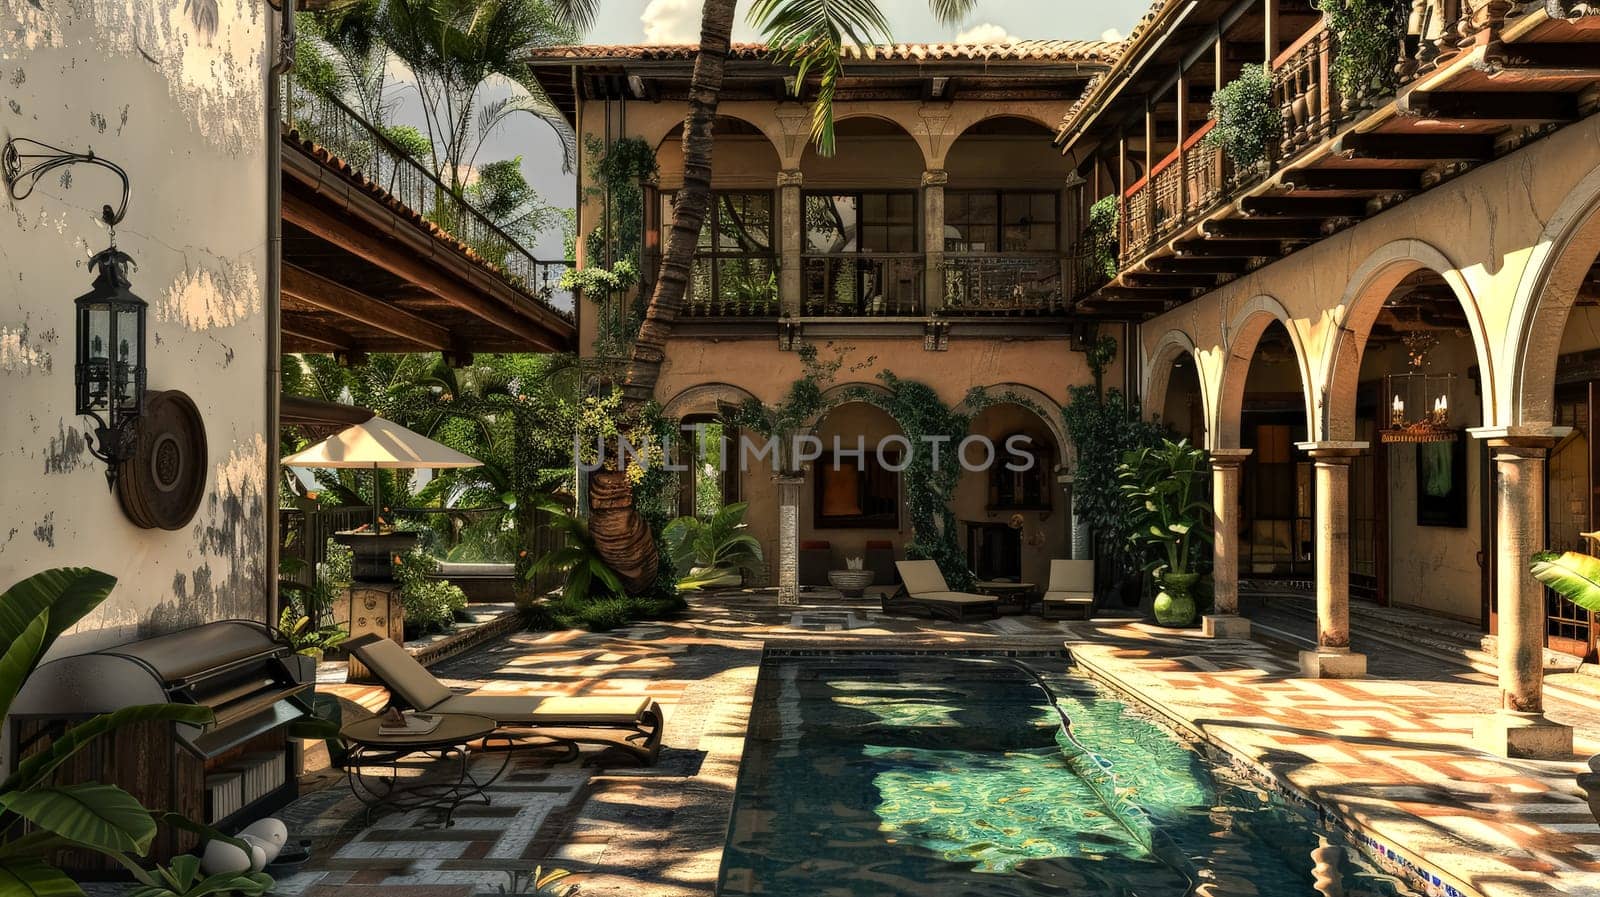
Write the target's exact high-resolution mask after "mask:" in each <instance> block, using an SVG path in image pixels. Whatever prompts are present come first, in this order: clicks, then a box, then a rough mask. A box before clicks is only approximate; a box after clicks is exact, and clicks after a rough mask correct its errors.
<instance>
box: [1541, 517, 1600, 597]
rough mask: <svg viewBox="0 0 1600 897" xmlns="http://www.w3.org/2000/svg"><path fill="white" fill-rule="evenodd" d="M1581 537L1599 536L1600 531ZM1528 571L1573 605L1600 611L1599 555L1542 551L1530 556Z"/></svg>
mask: <svg viewBox="0 0 1600 897" xmlns="http://www.w3.org/2000/svg"><path fill="white" fill-rule="evenodd" d="M1583 536H1584V538H1587V539H1600V532H1593V533H1584V534H1583ZM1529 572H1531V573H1532V574H1533V578H1534V579H1537V580H1539V581H1540V582H1542V583H1544V584H1545V585H1546V586H1547V587H1549V588H1550V589H1551V590H1552V591H1554V592H1555V593H1556V594H1558V595H1560V596H1561V597H1563V598H1565V599H1567V600H1568V601H1571V602H1572V603H1573V604H1576V605H1577V606H1579V607H1581V608H1583V609H1584V610H1586V611H1590V612H1597V613H1600V558H1597V557H1594V556H1593V555H1587V554H1583V553H1582V552H1578V551H1563V552H1559V553H1558V552H1554V551H1541V552H1539V553H1538V554H1536V555H1534V556H1533V563H1532V566H1531V567H1530V568H1529Z"/></svg>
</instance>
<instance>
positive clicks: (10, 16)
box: [0, 0, 272, 651]
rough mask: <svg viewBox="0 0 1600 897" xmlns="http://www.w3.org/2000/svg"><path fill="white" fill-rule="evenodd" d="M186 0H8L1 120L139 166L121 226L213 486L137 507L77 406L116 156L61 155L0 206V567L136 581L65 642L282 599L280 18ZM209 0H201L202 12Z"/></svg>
mask: <svg viewBox="0 0 1600 897" xmlns="http://www.w3.org/2000/svg"><path fill="white" fill-rule="evenodd" d="M185 6H186V4H183V3H180V2H176V0H169V2H162V3H145V2H140V3H132V2H124V0H78V2H73V3H66V2H50V3H43V4H38V3H34V2H31V0H0V85H3V87H0V96H3V98H4V102H3V103H0V139H4V138H11V137H27V138H32V139H35V140H40V141H44V142H46V143H51V144H54V145H56V146H60V147H63V148H66V149H73V150H80V151H82V150H87V149H90V148H92V149H93V150H94V151H95V152H96V153H97V154H99V155H101V156H104V157H105V158H108V159H111V160H113V161H115V162H117V163H118V164H120V165H122V166H123V168H125V169H126V170H127V172H128V176H129V178H130V179H131V181H132V185H133V190H132V197H131V199H130V201H129V204H128V214H127V218H126V220H125V221H124V222H123V223H122V225H121V226H120V227H119V228H118V229H117V243H118V245H119V246H120V247H121V248H122V249H123V250H124V251H126V252H127V253H129V254H130V255H131V256H133V258H134V259H135V261H136V262H137V263H138V269H137V271H135V272H133V275H132V280H133V285H134V290H135V292H137V293H138V294H139V295H141V296H143V297H144V298H145V299H146V300H148V301H149V302H150V314H149V340H148V347H147V348H148V352H149V356H150V370H149V385H150V388H151V389H181V390H183V391H185V392H187V393H188V394H189V395H190V396H191V397H192V398H193V399H194V400H195V402H196V404H197V405H198V406H199V408H200V412H201V414H202V416H203V418H204V421H205V426H206V436H207V440H208V444H209V451H210V457H209V459H208V461H207V468H208V469H207V472H206V480H207V493H206V497H205V499H204V501H203V503H202V504H201V507H200V512H199V514H198V515H197V516H196V517H195V519H194V520H193V522H192V523H191V524H190V525H189V526H187V527H184V528H183V529H182V530H179V531H176V532H166V531H162V530H144V529H140V528H138V527H136V526H134V525H133V524H132V523H130V522H128V520H127V518H126V517H124V516H123V514H122V512H121V509H120V507H119V506H118V504H117V502H116V499H115V497H114V496H112V495H110V494H108V492H107V490H106V480H105V476H104V470H105V468H104V465H102V464H101V463H100V462H99V461H97V460H95V459H94V458H92V457H91V456H90V455H89V454H88V452H87V451H86V448H85V443H84V438H83V433H84V429H85V424H84V421H83V420H82V419H80V418H78V417H77V416H75V415H74V414H73V413H72V412H73V372H72V368H73V347H72V339H73V334H74V322H73V317H72V299H73V298H74V297H76V296H78V295H80V294H82V293H84V292H86V291H87V289H88V287H89V283H90V280H91V275H90V272H89V269H88V267H87V265H86V262H87V260H88V258H89V256H90V255H92V254H93V253H95V252H97V251H99V250H100V249H102V248H104V247H105V246H106V243H107V234H106V231H105V228H104V227H103V226H101V224H100V223H99V221H98V213H99V209H100V206H101V205H102V204H103V203H108V202H109V203H113V204H114V203H115V201H116V199H117V189H118V185H117V182H116V178H115V177H114V175H112V174H111V173H110V172H107V171H104V170H101V169H97V168H93V167H88V166H82V165H79V166H74V167H72V168H69V169H64V170H60V171H58V172H54V173H52V174H50V175H48V176H47V177H46V178H45V179H44V180H43V181H42V182H41V183H40V184H39V185H38V188H37V189H36V190H35V191H34V192H33V194H32V195H31V196H29V197H28V198H27V199H25V200H21V201H12V200H10V199H9V197H7V198H6V199H5V200H4V202H5V204H6V211H7V214H6V215H5V216H4V220H0V421H3V423H0V434H3V435H0V491H3V492H4V494H5V499H4V503H3V506H4V508H5V510H6V514H5V522H4V523H0V586H4V585H9V584H10V583H11V582H13V581H15V580H17V579H19V578H21V577H24V576H26V575H29V574H31V573H34V572H37V571H38V570H40V569H44V568H47V567H52V566H61V565H87V566H91V567H96V568H99V569H101V570H105V571H107V572H109V573H112V574H115V575H116V576H117V577H118V578H119V580H120V582H119V585H118V587H117V589H116V591H115V593H114V594H113V596H112V598H111V600H110V601H108V602H107V603H106V604H105V605H104V606H102V608H101V609H100V611H98V612H97V613H96V614H95V615H93V616H92V617H90V618H89V619H87V620H86V621H85V622H84V623H82V624H81V625H80V626H79V627H77V629H76V630H75V631H73V632H72V633H69V634H68V635H67V636H66V637H65V638H63V639H62V641H61V642H60V643H59V646H58V650H59V651H76V650H87V649H92V648H94V647H99V646H101V645H104V644H108V643H114V642H117V641H122V640H126V639H129V638H133V637H137V636H142V635H147V634H155V633H159V632H164V631H170V630H173V629H178V628H183V627H186V626H189V625H193V624H195V623H199V622H203V621H207V620H215V619H220V618H227V617H257V618H259V617H261V616H262V615H263V614H264V613H265V612H266V601H267V587H268V582H269V581H268V578H267V577H268V571H267V570H266V568H265V566H266V565H265V558H266V555H265V548H266V546H265V537H266V513H267V508H266V491H265V489H266V476H267V474H266V471H267V462H268V458H267V452H268V440H267V439H266V438H265V437H264V433H265V431H266V426H265V423H266V422H265V415H266V410H265V403H266V392H265V387H264V383H265V379H264V378H265V367H266V358H265V339H266V319H265V315H264V311H263V291H264V288H265V282H266V269H265V264H266V252H267V231H266V227H267V217H266V197H267V183H268V180H267V177H268V172H267V170H266V164H267V155H266V139H265V134H266V130H265V128H266V122H265V113H266V93H265V71H266V66H267V64H268V63H267V44H268V29H269V27H271V26H270V24H269V23H270V22H271V21H272V19H271V17H270V16H269V15H268V12H267V10H266V7H265V4H263V3H260V2H258V0H219V2H218V3H216V4H215V9H216V19H215V22H214V23H211V22H207V21H200V22H197V21H195V20H194V19H192V18H191V12H190V11H186V10H185ZM211 7H212V4H204V3H197V4H193V5H192V9H193V10H194V11H195V14H197V15H202V14H203V13H204V12H205V11H207V10H209V9H210V8H211ZM202 18H203V15H202Z"/></svg>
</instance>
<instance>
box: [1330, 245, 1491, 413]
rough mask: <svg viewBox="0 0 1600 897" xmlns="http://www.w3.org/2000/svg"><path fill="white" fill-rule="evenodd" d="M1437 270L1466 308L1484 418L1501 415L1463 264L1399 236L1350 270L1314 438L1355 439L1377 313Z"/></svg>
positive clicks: (1479, 316)
mask: <svg viewBox="0 0 1600 897" xmlns="http://www.w3.org/2000/svg"><path fill="white" fill-rule="evenodd" d="M1424 268H1426V269H1428V270H1431V271H1433V272H1434V273H1435V274H1438V275H1439V276H1440V277H1441V278H1442V279H1443V280H1444V282H1445V283H1446V284H1447V285H1449V287H1450V292H1451V293H1452V294H1453V295H1454V296H1455V297H1456V301H1458V302H1460V303H1461V309H1462V311H1464V312H1466V316H1467V328H1468V330H1469V331H1471V335H1472V348H1473V351H1474V353H1475V354H1476V355H1477V358H1478V369H1479V370H1480V371H1481V372H1482V376H1483V420H1485V421H1492V420H1498V419H1499V418H1498V417H1497V416H1496V414H1495V411H1496V400H1495V386H1496V384H1495V376H1494V374H1495V372H1494V366H1493V364H1491V361H1490V356H1489V344H1488V340H1487V338H1486V337H1485V335H1484V334H1485V330H1484V325H1483V314H1482V312H1480V311H1479V308H1478V301H1477V299H1476V298H1475V297H1474V296H1473V295H1472V289H1471V288H1470V287H1469V286H1468V285H1467V281H1466V278H1464V277H1462V276H1461V272H1460V269H1459V267H1458V266H1457V265H1456V263H1455V262H1453V261H1451V260H1450V259H1449V258H1448V257H1447V256H1446V255H1445V254H1444V253H1443V252H1441V251H1440V250H1439V249H1438V248H1436V247H1434V246H1432V245H1430V244H1428V243H1425V242H1423V241H1422V240H1395V241H1394V242H1392V243H1387V244H1385V245H1383V246H1381V247H1379V248H1378V249H1377V250H1376V251H1374V252H1373V253H1372V254H1371V255H1369V256H1367V259H1366V261H1364V262H1362V263H1361V265H1360V267H1358V268H1356V270H1355V271H1354V272H1352V273H1351V275H1350V282H1349V284H1348V285H1347V286H1346V287H1345V293H1344V295H1343V296H1342V297H1340V299H1339V307H1338V309H1337V310H1336V311H1335V312H1334V326H1335V329H1334V332H1333V335H1332V337H1331V338H1330V339H1329V340H1328V342H1327V348H1326V350H1325V352H1324V356H1323V359H1322V363H1321V367H1322V377H1321V379H1320V381H1319V382H1320V384H1321V390H1322V393H1321V396H1320V407H1319V408H1318V409H1317V410H1318V412H1319V413H1318V414H1317V415H1316V416H1315V417H1314V418H1312V419H1311V420H1310V421H1308V424H1309V427H1308V429H1309V430H1310V433H1311V438H1312V439H1313V440H1314V441H1319V442H1326V441H1332V442H1347V441H1350V440H1353V439H1355V429H1356V388H1357V383H1358V380H1359V378H1360V376H1361V356H1362V354H1363V353H1364V352H1365V350H1366V344H1367V336H1368V334H1370V333H1371V332H1372V325H1373V323H1374V322H1376V321H1377V319H1378V313H1379V312H1380V311H1381V310H1382V309H1383V304H1384V302H1385V301H1387V300H1388V298H1389V295H1390V294H1391V293H1392V292H1394V288H1395V287H1396V286H1398V285H1399V283H1400V281H1402V280H1404V279H1405V278H1406V277H1407V276H1409V275H1410V274H1413V273H1415V272H1417V271H1420V270H1422V269H1424Z"/></svg>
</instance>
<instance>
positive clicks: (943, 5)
mask: <svg viewBox="0 0 1600 897" xmlns="http://www.w3.org/2000/svg"><path fill="white" fill-rule="evenodd" d="M977 8H978V0H928V9H929V10H931V11H932V12H933V17H934V18H936V19H938V20H939V24H941V25H959V24H961V21H962V20H963V19H965V18H966V17H967V16H968V15H971V13H972V11H973V10H974V9H977Z"/></svg>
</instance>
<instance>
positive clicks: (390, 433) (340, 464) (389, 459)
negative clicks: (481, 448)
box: [280, 417, 483, 533]
mask: <svg viewBox="0 0 1600 897" xmlns="http://www.w3.org/2000/svg"><path fill="white" fill-rule="evenodd" d="M280 463H281V464H283V466H285V467H332V468H346V467H348V468H370V469H371V470H372V531H373V532H374V533H376V532H377V531H378V512H379V509H380V508H381V507H382V506H383V495H382V489H383V486H382V484H381V481H380V480H379V479H378V471H379V470H380V469H382V470H395V469H403V470H414V469H417V468H426V469H428V470H439V469H443V468H451V467H481V466H483V462H482V461H479V460H478V459H476V458H474V457H472V456H471V455H463V454H462V453H460V452H458V451H456V450H455V449H453V448H451V447H450V446H448V445H444V444H442V443H438V442H434V441H433V440H432V439H429V438H428V437H426V436H423V435H422V434H421V433H414V432H412V431H410V430H407V429H406V428H405V427H402V426H400V425H399V424H397V423H395V422H394V421H390V420H384V419H383V418H381V417H374V418H372V419H370V420H366V421H363V422H361V423H359V424H352V425H351V426H349V427H346V428H345V429H343V430H340V431H339V432H338V433H335V434H334V435H332V436H329V437H328V438H327V439H324V440H322V441H321V442H319V443H317V444H316V445H313V446H311V447H310V448H308V449H305V450H304V451H299V452H295V453H294V454H292V455H290V456H288V457H287V458H284V459H283V460H282V461H281V462H280Z"/></svg>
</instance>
